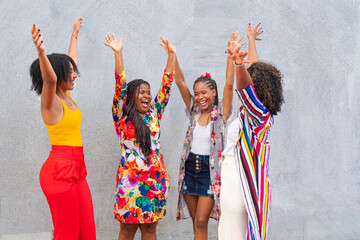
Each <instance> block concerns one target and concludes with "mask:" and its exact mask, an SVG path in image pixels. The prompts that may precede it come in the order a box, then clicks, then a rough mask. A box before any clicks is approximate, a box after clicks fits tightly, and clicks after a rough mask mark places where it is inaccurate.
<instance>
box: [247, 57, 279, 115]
mask: <svg viewBox="0 0 360 240" xmlns="http://www.w3.org/2000/svg"><path fill="white" fill-rule="evenodd" d="M248 72H249V74H250V76H251V79H252V82H253V85H254V89H255V92H256V95H257V97H258V98H259V100H260V101H261V102H262V103H263V104H264V105H265V106H266V107H267V108H268V109H269V111H270V113H271V114H273V115H276V114H277V113H278V112H280V111H281V105H282V104H283V103H284V96H283V87H282V85H283V80H282V75H281V72H280V71H279V70H278V69H277V68H276V67H274V66H273V65H271V64H269V63H265V62H255V63H253V64H252V65H251V66H250V67H249V68H248Z"/></svg>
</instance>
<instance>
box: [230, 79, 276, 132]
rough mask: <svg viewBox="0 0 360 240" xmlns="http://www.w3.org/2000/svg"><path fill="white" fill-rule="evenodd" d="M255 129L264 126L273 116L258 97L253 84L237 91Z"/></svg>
mask: <svg viewBox="0 0 360 240" xmlns="http://www.w3.org/2000/svg"><path fill="white" fill-rule="evenodd" d="M235 91H236V93H237V94H238V96H239V99H240V101H241V102H242V104H243V106H244V109H245V111H246V112H247V113H248V116H249V117H250V119H249V120H250V123H251V124H252V125H253V126H254V127H258V126H261V125H263V123H264V122H265V121H266V120H267V119H268V118H269V117H270V116H271V114H270V111H269V109H268V108H267V107H266V106H265V105H264V104H263V103H262V102H261V101H260V100H259V99H258V97H257V96H256V93H255V90H254V86H253V84H250V85H249V86H247V87H246V88H244V89H241V90H240V91H239V90H235Z"/></svg>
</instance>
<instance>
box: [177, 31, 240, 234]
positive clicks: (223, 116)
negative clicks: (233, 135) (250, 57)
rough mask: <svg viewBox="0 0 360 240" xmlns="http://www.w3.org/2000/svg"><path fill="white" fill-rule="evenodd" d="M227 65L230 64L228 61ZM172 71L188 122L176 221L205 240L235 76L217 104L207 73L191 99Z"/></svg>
mask: <svg viewBox="0 0 360 240" xmlns="http://www.w3.org/2000/svg"><path fill="white" fill-rule="evenodd" d="M236 37H237V33H236V34H235V33H233V35H232V37H231V40H234V39H236ZM241 39H242V38H240V40H241ZM240 40H239V41H238V42H237V43H239V42H240ZM229 44H230V40H229V41H228V46H229ZM241 45H242V44H241ZM243 55H244V56H246V53H243ZM227 64H228V66H229V65H230V64H233V62H232V60H231V59H230V58H228V59H227ZM175 69H176V73H175V81H176V85H177V86H178V87H179V90H180V93H181V95H182V98H183V100H184V103H185V105H186V114H187V116H188V117H189V119H190V124H189V127H188V130H187V133H186V137H185V142H184V147H183V150H182V155H181V162H180V177H179V200H178V211H177V219H178V220H180V219H186V218H188V217H191V218H192V221H193V229H194V239H207V235H208V228H207V226H208V222H209V218H210V217H211V218H213V219H215V220H218V219H219V215H220V202H219V194H220V185H221V177H220V172H221V168H220V164H219V160H220V159H221V152H222V150H223V148H224V140H225V139H224V135H225V122H226V121H227V119H228V118H229V116H230V115H231V105H232V97H233V82H234V76H233V75H232V77H228V78H226V82H225V87H224V92H223V98H222V101H221V102H219V100H218V91H217V85H216V82H215V80H213V79H212V78H211V76H210V74H209V73H206V74H205V76H203V75H202V76H200V77H199V78H198V79H197V80H196V81H195V82H194V85H193V90H194V96H192V95H191V93H190V91H189V88H188V87H187V85H186V82H185V80H184V75H183V73H182V71H181V69H180V66H179V63H178V62H177V61H176V68H175Z"/></svg>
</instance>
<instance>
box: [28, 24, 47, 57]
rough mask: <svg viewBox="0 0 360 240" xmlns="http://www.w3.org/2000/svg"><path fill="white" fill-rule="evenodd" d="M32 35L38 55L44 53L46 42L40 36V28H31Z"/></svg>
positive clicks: (34, 26)
mask: <svg viewBox="0 0 360 240" xmlns="http://www.w3.org/2000/svg"><path fill="white" fill-rule="evenodd" d="M31 35H32V38H33V42H34V44H35V47H36V49H37V51H38V53H40V52H44V51H45V47H44V40H43V38H42V36H41V34H40V28H38V27H37V26H36V25H35V24H34V25H33V26H32V28H31Z"/></svg>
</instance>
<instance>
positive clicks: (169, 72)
mask: <svg viewBox="0 0 360 240" xmlns="http://www.w3.org/2000/svg"><path fill="white" fill-rule="evenodd" d="M160 40H161V42H162V43H160V45H161V46H162V47H163V48H164V49H165V52H166V53H167V54H168V59H167V64H166V69H165V72H164V75H163V79H162V81H161V87H160V90H159V92H158V94H156V96H155V98H154V103H153V107H154V109H155V111H156V114H157V118H158V119H159V120H161V118H162V115H163V113H164V111H165V108H166V105H167V103H168V101H169V97H170V90H171V85H172V82H173V80H174V71H175V63H176V48H175V46H174V45H172V44H171V43H170V42H169V41H168V40H167V39H165V38H163V37H161V36H160Z"/></svg>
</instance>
